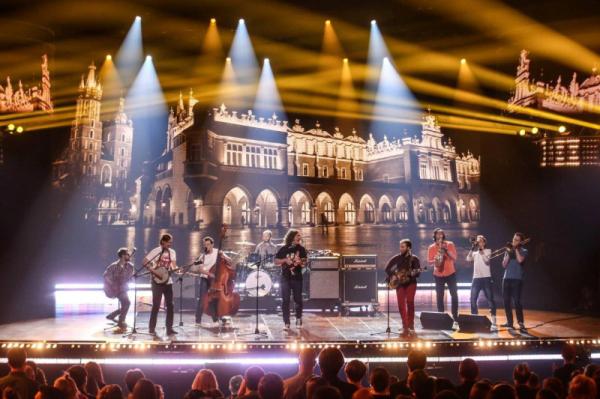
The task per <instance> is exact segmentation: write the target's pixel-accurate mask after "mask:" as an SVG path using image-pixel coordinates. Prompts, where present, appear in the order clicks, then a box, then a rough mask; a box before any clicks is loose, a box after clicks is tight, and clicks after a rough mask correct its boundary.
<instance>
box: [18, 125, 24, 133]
mask: <svg viewBox="0 0 600 399" xmlns="http://www.w3.org/2000/svg"><path fill="white" fill-rule="evenodd" d="M24 130H25V129H23V126H17V133H23V131H24Z"/></svg>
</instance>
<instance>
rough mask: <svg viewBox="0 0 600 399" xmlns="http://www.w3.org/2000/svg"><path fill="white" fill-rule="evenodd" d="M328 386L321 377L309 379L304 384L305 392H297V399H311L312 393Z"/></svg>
mask: <svg viewBox="0 0 600 399" xmlns="http://www.w3.org/2000/svg"><path fill="white" fill-rule="evenodd" d="M326 386H329V382H327V380H326V379H325V378H323V377H317V376H313V377H310V378H309V379H308V380H307V381H306V384H305V390H302V391H299V392H298V394H297V396H296V397H297V399H313V396H314V393H315V391H316V390H317V389H319V388H321V387H326Z"/></svg>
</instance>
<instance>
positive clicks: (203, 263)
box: [190, 236, 231, 325]
mask: <svg viewBox="0 0 600 399" xmlns="http://www.w3.org/2000/svg"><path fill="white" fill-rule="evenodd" d="M202 243H203V246H204V249H203V251H202V254H201V255H200V256H199V257H198V259H197V261H198V262H199V263H200V264H199V265H197V266H196V265H194V266H192V267H191V268H190V271H191V272H194V273H198V274H199V275H200V290H199V296H198V304H197V306H196V324H197V325H200V324H201V323H202V314H203V313H204V299H205V296H206V293H207V292H208V290H209V288H210V283H211V280H212V279H213V278H214V277H215V276H214V275H213V274H212V272H211V269H212V268H213V267H214V266H215V265H216V263H217V257H218V255H221V257H222V258H223V259H225V260H226V261H227V262H228V263H231V259H229V257H227V255H225V254H224V253H223V251H220V250H218V249H216V248H215V240H214V239H213V238H212V237H210V236H206V237H204V239H203V240H202ZM215 304H216V303H215ZM218 321H219V319H218V318H217V317H213V323H218ZM222 321H224V320H222Z"/></svg>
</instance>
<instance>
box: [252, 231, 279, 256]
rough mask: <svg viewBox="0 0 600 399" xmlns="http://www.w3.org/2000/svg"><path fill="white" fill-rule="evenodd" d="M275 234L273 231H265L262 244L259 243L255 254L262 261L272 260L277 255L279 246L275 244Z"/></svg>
mask: <svg viewBox="0 0 600 399" xmlns="http://www.w3.org/2000/svg"><path fill="white" fill-rule="evenodd" d="M272 237H273V232H272V231H271V230H265V231H263V233H262V242H260V243H258V245H257V246H256V248H255V249H254V252H255V253H256V254H258V256H259V257H260V260H261V261H264V260H265V259H268V258H272V257H273V256H274V255H275V254H276V253H277V245H275V244H273V242H272V241H271V238H272Z"/></svg>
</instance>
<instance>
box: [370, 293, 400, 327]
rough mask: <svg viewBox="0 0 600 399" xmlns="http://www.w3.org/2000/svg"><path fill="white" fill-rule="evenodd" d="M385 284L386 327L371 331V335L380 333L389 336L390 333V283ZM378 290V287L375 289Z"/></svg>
mask: <svg viewBox="0 0 600 399" xmlns="http://www.w3.org/2000/svg"><path fill="white" fill-rule="evenodd" d="M386 286H387V310H386V313H387V328H386V329H385V331H378V332H374V333H371V334H370V335H371V336H374V335H382V334H386V335H387V336H388V338H390V335H392V328H391V327H390V285H389V284H386ZM377 290H378V291H379V289H377ZM393 334H394V335H398V336H400V333H393Z"/></svg>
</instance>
